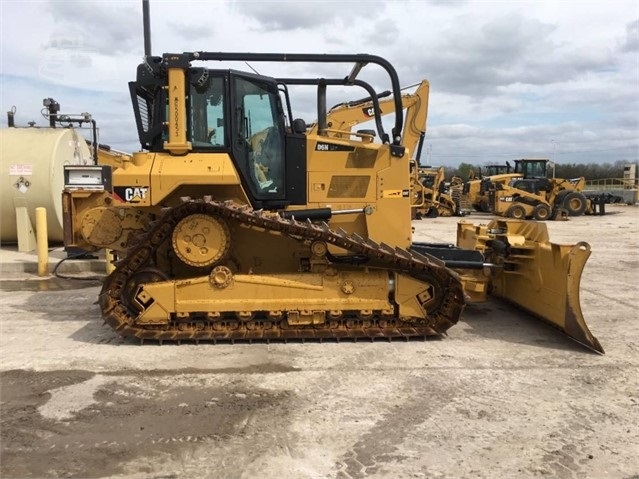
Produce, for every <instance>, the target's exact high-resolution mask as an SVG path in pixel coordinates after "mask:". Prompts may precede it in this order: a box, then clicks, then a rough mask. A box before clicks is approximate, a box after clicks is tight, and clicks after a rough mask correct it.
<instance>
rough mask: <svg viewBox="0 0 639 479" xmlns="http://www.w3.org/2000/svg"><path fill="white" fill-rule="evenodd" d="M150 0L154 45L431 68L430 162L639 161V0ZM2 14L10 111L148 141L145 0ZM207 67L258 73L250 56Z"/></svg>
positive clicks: (306, 96) (340, 92)
mask: <svg viewBox="0 0 639 479" xmlns="http://www.w3.org/2000/svg"><path fill="white" fill-rule="evenodd" d="M150 3H151V34H152V43H153V52H154V54H156V55H160V54H161V53H163V52H181V51H197V50H208V51H235V52H237V51H247V52H283V53H290V52H294V53H297V52H300V53H301V52H307V53H355V52H357V53H360V52H361V53H369V54H373V55H379V56H382V57H384V58H387V59H388V60H389V61H391V63H392V64H393V65H394V66H395V67H396V69H397V70H398V72H399V75H400V81H401V83H402V85H409V84H414V83H417V82H418V81H419V80H421V79H423V78H428V79H429V80H430V82H431V98H430V108H429V118H428V127H429V131H428V132H427V137H426V141H427V142H429V143H430V144H432V156H433V159H437V158H439V160H440V161H442V162H445V163H446V164H450V165H453V164H456V162H458V161H459V160H460V159H462V161H465V160H464V159H477V161H478V162H482V161H484V160H489V159H491V158H494V157H498V158H506V159H508V158H510V157H518V156H531V155H533V154H535V155H539V156H544V155H545V156H548V154H549V152H551V151H552V146H553V145H554V146H555V148H556V151H557V152H558V153H557V154H558V156H559V159H560V160H563V159H565V160H566V161H568V160H573V159H574V160H577V161H616V160H618V159H634V160H636V159H637V157H638V151H637V150H638V145H639V140H638V138H639V124H638V121H639V66H638V64H637V52H638V51H639V20H637V18H638V15H637V13H638V11H637V7H636V1H635V0H616V1H615V2H614V7H611V6H610V4H609V3H607V2H587V3H585V4H583V5H580V8H575V7H574V5H572V4H571V3H569V2H524V3H521V2H471V1H441V0H429V1H423V0H419V1H417V0H414V1H413V0H405V1H402V0H398V1H369V2H350V1H346V2H336V1H328V2H326V1H322V2H320V1H312V0H311V1H306V2H293V1H266V2H261V1H244V0H227V1H215V2H211V1H181V2H176V1H159V0H158V1H155V0H151V2H150ZM0 9H1V12H0V13H1V14H0V27H1V29H2V32H3V41H2V45H1V46H0V48H1V55H0V59H1V62H2V63H1V64H0V80H1V81H2V95H1V100H2V107H3V108H5V110H8V109H9V108H10V107H11V106H12V105H16V106H17V107H18V116H19V118H21V119H22V120H24V121H23V123H24V122H26V121H28V120H31V119H35V120H39V110H40V108H41V98H44V97H49V96H51V97H54V98H56V99H57V100H58V101H59V102H60V103H61V104H62V107H63V109H65V110H66V111H75V112H81V111H89V112H90V113H92V114H93V115H94V117H95V118H96V120H97V121H98V124H99V125H100V126H101V141H102V142H104V143H109V144H111V146H113V147H114V148H117V149H120V150H125V151H128V150H136V149H137V148H138V143H137V140H136V136H137V134H136V130H135V126H134V124H133V118H132V117H133V115H132V111H131V106H130V104H129V103H130V102H129V98H128V88H127V82H128V81H130V80H133V79H134V78H135V71H136V67H137V64H138V63H139V62H140V59H141V57H142V54H143V41H142V9H141V5H140V2H139V1H138V0H127V1H124V0H122V1H120V0H118V1H116V2H108V1H106V0H83V1H76V0H74V1H66V0H64V1H62V0H60V1H58V0H55V1H54V0H49V1H39V2H18V1H12V0H4V1H0ZM207 66H209V67H211V68H222V69H227V68H234V69H238V70H247V71H248V70H250V69H249V67H247V65H246V64H245V63H244V62H234V63H230V62H229V63H221V62H220V63H209V64H208V65H207ZM251 67H253V68H255V69H256V70H258V71H259V72H260V73H261V74H263V75H268V76H276V77H286V76H292V77H294V76H301V77H314V78H317V77H322V76H323V77H334V78H343V77H344V76H345V75H346V74H347V73H348V72H349V70H350V67H351V65H350V64H348V65H347V64H339V65H334V64H330V63H327V64H317V65H307V64H301V63H291V62H288V63H283V64H281V63H280V64H274V63H262V62H251ZM360 78H361V79H363V80H365V81H367V82H369V83H371V84H372V85H373V86H374V88H375V89H376V90H378V91H381V90H385V89H388V88H389V84H388V76H387V75H386V73H385V72H384V71H383V70H382V69H381V68H379V67H376V66H374V65H369V66H367V67H366V68H365V69H364V70H363V71H362V73H361V76H360ZM363 96H365V93H364V91H363V90H361V89H359V88H350V89H344V88H341V89H339V88H333V89H329V98H328V103H329V106H330V105H332V104H334V103H337V102H339V101H344V100H352V99H356V98H361V97H363ZM291 97H292V100H293V105H292V108H293V115H294V116H295V117H302V118H304V119H305V120H306V121H309V122H310V121H313V120H315V117H316V115H317V114H316V109H315V102H316V99H315V91H314V89H313V88H309V87H300V88H291ZM34 98H35V99H36V101H35V105H34ZM31 105H33V106H31ZM27 119H28V120H27ZM3 120H4V119H3ZM3 123H4V124H6V120H4V121H3ZM551 140H554V142H551ZM557 145H559V147H557Z"/></svg>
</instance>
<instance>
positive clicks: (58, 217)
mask: <svg viewBox="0 0 639 479" xmlns="http://www.w3.org/2000/svg"><path fill="white" fill-rule="evenodd" d="M92 162H93V160H92V158H91V152H90V150H89V147H88V146H87V143H86V141H85V139H84V137H83V136H82V134H81V133H80V132H79V131H78V130H77V129H73V128H34V127H32V128H3V129H0V225H1V229H0V242H2V243H15V242H17V239H18V232H17V226H16V210H15V209H16V207H17V206H26V207H27V211H28V214H29V218H30V219H31V224H32V225H33V227H34V228H35V209H36V208H37V207H44V208H46V210H47V230H48V237H49V241H53V242H58V241H62V240H63V235H62V200H61V197H62V190H63V188H64V168H63V166H64V165H87V164H92Z"/></svg>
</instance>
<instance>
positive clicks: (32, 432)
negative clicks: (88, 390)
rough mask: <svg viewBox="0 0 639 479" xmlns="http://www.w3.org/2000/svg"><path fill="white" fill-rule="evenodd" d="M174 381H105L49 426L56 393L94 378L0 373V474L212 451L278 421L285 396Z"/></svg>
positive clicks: (102, 468) (111, 465)
mask: <svg viewBox="0 0 639 479" xmlns="http://www.w3.org/2000/svg"><path fill="white" fill-rule="evenodd" d="M180 375H182V376H183V375H184V372H182V371H164V375H159V374H158V372H157V371H155V372H154V374H153V375H152V376H150V377H149V376H146V375H145V374H144V373H138V374H136V375H133V376H121V375H120V376H117V377H116V376H111V377H109V376H104V380H103V382H102V384H101V385H100V386H98V388H97V390H96V391H95V392H94V394H93V402H92V403H91V404H90V405H88V406H86V407H83V408H82V409H80V410H78V411H73V413H72V414H70V415H69V417H67V418H66V419H63V420H56V419H53V418H50V417H44V416H43V415H42V414H41V411H42V409H41V408H42V406H44V405H45V403H47V401H51V400H53V399H55V395H56V393H57V392H58V391H61V390H64V389H65V388H68V387H75V386H78V385H81V383H83V382H86V381H89V380H90V379H91V378H94V377H96V375H95V374H94V373H91V372H87V371H51V372H33V371H21V370H13V371H7V372H4V373H2V374H0V386H1V391H2V394H1V397H2V409H3V411H2V422H1V430H0V442H1V445H0V451H1V452H2V463H1V467H0V472H1V476H2V477H3V478H8V477H87V478H93V477H104V476H110V475H114V474H120V473H123V472H124V470H123V469H122V465H124V464H126V463H128V462H131V461H133V460H135V458H136V457H141V456H142V457H146V458H148V457H153V456H154V455H160V454H162V453H169V452H170V453H171V454H179V452H180V449H182V448H185V447H192V445H193V444H194V443H205V442H206V443H210V446H211V447H216V444H217V445H219V443H223V442H225V441H227V440H228V439H229V438H231V437H235V436H237V435H238V434H241V433H242V425H243V424H245V423H246V422H247V420H248V418H249V417H255V416H263V417H272V416H277V417H278V418H280V420H283V421H285V417H286V407H284V406H285V405H286V404H287V403H288V402H289V399H290V398H291V395H290V394H289V393H287V392H277V393H273V392H272V391H267V390H261V389H254V388H252V389H250V390H247V389H245V388H242V387H241V386H238V387H235V388H233V387H231V388H229V387H228V386H227V387H224V388H221V387H210V386H201V387H196V386H192V387H177V388H176V387H172V386H171V384H170V383H171V381H170V379H171V378H178V377H180ZM70 409H72V405H70ZM65 417H66V416H65ZM141 472H144V471H143V470H142V471H141ZM147 472H151V471H147Z"/></svg>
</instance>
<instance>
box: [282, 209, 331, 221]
mask: <svg viewBox="0 0 639 479" xmlns="http://www.w3.org/2000/svg"><path fill="white" fill-rule="evenodd" d="M280 216H281V217H282V218H284V219H287V220H290V219H295V220H297V221H306V220H311V221H318V220H323V221H328V220H329V219H331V216H333V212H332V211H331V209H330V208H311V209H308V210H294V211H280Z"/></svg>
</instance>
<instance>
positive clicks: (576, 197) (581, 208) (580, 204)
mask: <svg viewBox="0 0 639 479" xmlns="http://www.w3.org/2000/svg"><path fill="white" fill-rule="evenodd" d="M586 204H587V201H586V197H585V196H584V195H583V194H581V193H579V192H577V191H571V192H570V193H568V194H567V195H566V197H565V198H564V202H563V207H564V208H565V209H566V210H567V211H568V215H569V216H581V215H583V214H584V212H585V211H586Z"/></svg>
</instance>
